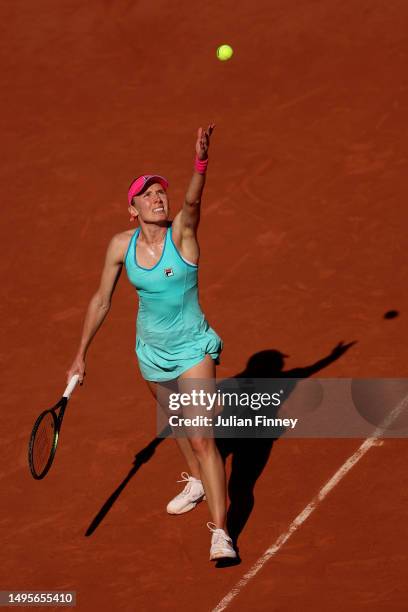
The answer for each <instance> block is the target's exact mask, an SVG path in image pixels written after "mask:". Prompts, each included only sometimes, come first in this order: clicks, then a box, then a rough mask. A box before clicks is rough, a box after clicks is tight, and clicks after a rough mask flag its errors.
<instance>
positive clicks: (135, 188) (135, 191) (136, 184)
mask: <svg viewBox="0 0 408 612" xmlns="http://www.w3.org/2000/svg"><path fill="white" fill-rule="evenodd" d="M147 183H160V185H161V186H162V187H164V189H167V187H168V186H169V182H168V180H167V179H165V178H164V177H163V176H160V175H159V174H142V176H139V177H138V178H137V179H135V180H134V181H132V183H131V185H130V187H129V191H128V202H129V205H130V204H132V198H134V196H137V195H140V194H141V193H142V191H143V190H144V188H145V187H146V185H147Z"/></svg>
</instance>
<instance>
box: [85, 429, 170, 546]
mask: <svg viewBox="0 0 408 612" xmlns="http://www.w3.org/2000/svg"><path fill="white" fill-rule="evenodd" d="M170 433H171V429H170V427H165V428H164V429H163V431H162V432H160V434H159V435H158V436H157V438H154V439H153V440H151V441H150V442H149V444H147V446H145V447H144V448H142V450H141V451H139V452H138V453H136V455H135V458H134V461H133V466H132V468H131V469H130V470H129V472H128V474H127V475H126V476H125V478H124V479H123V480H122V482H121V483H120V485H119V486H118V487H117V488H116V489H115V491H114V492H113V493H112V495H110V496H109V497H108V499H107V500H106V502H105V503H104V504H103V506H102V508H101V509H100V510H99V512H98V514H97V515H96V516H95V518H94V519H93V520H92V522H91V524H90V525H89V527H88V529H87V530H86V532H85V535H86V536H90V535H92V534H93V532H94V531H95V529H96V528H97V527H98V526H99V524H100V523H101V522H102V521H103V519H104V518H105V516H106V515H107V514H108V512H109V510H110V509H111V508H112V506H113V504H114V503H115V502H116V500H117V499H118V497H119V495H120V494H121V493H122V491H123V489H124V488H125V487H126V485H127V484H128V482H129V481H130V480H131V479H132V478H133V476H134V475H135V474H136V472H138V470H139V469H140V468H141V467H142V465H143V464H144V463H147V462H148V461H149V460H150V459H151V458H152V457H153V455H154V452H155V450H156V448H157V447H158V446H159V444H160V443H161V442H163V440H164V439H165V438H166V437H167V436H168V435H169V434H170Z"/></svg>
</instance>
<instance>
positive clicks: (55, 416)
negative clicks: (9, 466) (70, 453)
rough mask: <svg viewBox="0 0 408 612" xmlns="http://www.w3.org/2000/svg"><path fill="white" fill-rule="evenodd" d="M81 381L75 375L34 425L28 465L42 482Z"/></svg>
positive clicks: (52, 458) (35, 476) (29, 446)
mask: <svg viewBox="0 0 408 612" xmlns="http://www.w3.org/2000/svg"><path fill="white" fill-rule="evenodd" d="M78 380H79V376H78V374H75V375H74V376H73V377H72V378H71V380H70V381H69V383H68V385H67V388H66V389H65V391H64V394H63V396H62V397H61V399H60V400H59V401H58V402H57V403H56V404H55V406H53V407H52V408H49V409H48V410H44V412H42V413H41V414H40V416H39V417H38V419H37V420H36V422H35V423H34V427H33V430H32V432H31V436H30V442H29V445H28V463H29V465H30V470H31V474H32V475H33V477H34V478H35V479H36V480H41V478H44V476H45V475H46V474H47V472H48V470H49V469H50V467H51V465H52V462H53V460H54V457H55V452H56V450H57V444H58V437H59V433H60V431H61V425H62V419H63V418H64V412H65V408H66V407H67V404H68V400H69V398H70V397H71V394H72V392H73V390H74V389H75V387H76V385H77V383H78Z"/></svg>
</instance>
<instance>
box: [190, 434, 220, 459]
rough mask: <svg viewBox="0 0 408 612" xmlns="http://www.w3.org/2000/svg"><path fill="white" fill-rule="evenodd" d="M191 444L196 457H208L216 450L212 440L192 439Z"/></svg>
mask: <svg viewBox="0 0 408 612" xmlns="http://www.w3.org/2000/svg"><path fill="white" fill-rule="evenodd" d="M190 444H191V448H192V449H193V451H194V453H195V454H196V455H207V454H208V453H210V452H213V451H214V449H215V444H214V440H213V439H212V438H198V437H197V438H190Z"/></svg>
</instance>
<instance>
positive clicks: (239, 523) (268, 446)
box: [216, 342, 355, 567]
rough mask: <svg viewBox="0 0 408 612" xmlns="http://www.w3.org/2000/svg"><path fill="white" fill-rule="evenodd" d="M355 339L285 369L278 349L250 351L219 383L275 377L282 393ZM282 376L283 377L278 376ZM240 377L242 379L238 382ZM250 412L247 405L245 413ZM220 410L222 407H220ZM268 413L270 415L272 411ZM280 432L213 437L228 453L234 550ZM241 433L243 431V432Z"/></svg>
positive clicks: (229, 518)
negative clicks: (240, 365)
mask: <svg viewBox="0 0 408 612" xmlns="http://www.w3.org/2000/svg"><path fill="white" fill-rule="evenodd" d="M353 344H355V342H350V343H348V344H344V343H343V342H340V343H339V344H338V345H337V346H336V347H335V348H334V349H333V350H332V351H331V353H329V355H327V356H326V357H323V358H322V359H319V360H318V361H316V363H313V364H311V365H309V366H304V367H300V368H293V369H292V370H285V369H284V365H285V357H288V355H285V354H284V353H282V352H281V351H279V350H275V349H269V350H264V351H260V352H259V353H255V354H254V355H252V356H251V357H250V358H249V359H248V362H247V365H246V368H245V370H244V371H242V372H239V373H238V374H236V375H235V376H234V377H232V379H227V381H222V382H221V386H223V387H224V386H225V385H226V387H227V388H228V387H229V384H228V381H229V382H230V383H231V388H233V387H234V386H235V388H236V387H237V386H238V388H239V387H240V386H241V385H242V389H244V390H246V389H247V381H248V379H260V378H265V379H279V386H283V387H285V397H286V398H287V397H288V395H289V394H290V393H291V392H292V391H293V390H294V388H295V386H296V384H297V381H296V380H292V379H304V378H308V377H310V376H312V375H314V374H317V373H318V372H320V371H321V370H322V369H323V368H325V367H327V366H328V365H330V364H331V363H333V362H334V361H336V360H337V359H339V358H340V357H341V356H342V355H343V354H344V353H345V352H346V351H347V350H348V349H349V348H350V347H351V346H352V345H353ZM282 379H284V380H282ZM241 381H242V383H241ZM249 412H251V411H250V410H249V409H248V411H247V414H246V415H245V416H248V413H249ZM223 413H224V411H223ZM271 416H274V414H272V415H271ZM283 433H284V429H280V430H277V431H276V433H274V435H273V437H269V438H267V437H258V438H247V437H233V438H231V437H230V438H227V437H225V438H221V437H220V438H217V440H216V442H217V446H218V448H219V451H220V453H221V456H222V458H223V460H224V462H225V461H226V459H227V457H229V456H231V475H230V478H229V482H228V494H229V498H230V506H229V508H228V513H227V528H228V531H229V534H230V536H231V538H232V540H233V542H234V546H235V548H236V550H237V551H238V538H239V535H240V534H241V532H242V530H243V529H244V527H245V525H246V523H247V521H248V519H249V517H250V515H251V512H252V510H253V507H254V503H255V499H254V487H255V484H256V482H257V480H258V478H259V477H260V475H261V474H262V472H263V470H264V468H265V466H266V464H267V462H268V459H269V456H270V453H271V450H272V447H273V444H274V443H275V441H276V440H277V439H278V438H279V437H280V436H281V435H282V434H283ZM244 435H245V434H244ZM239 561H240V559H239V555H238V561H237V560H227V559H226V560H225V561H224V560H222V561H220V562H218V563H217V565H216V566H217V567H225V566H228V565H232V564H234V565H235V564H236V563H237V562H239Z"/></svg>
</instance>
